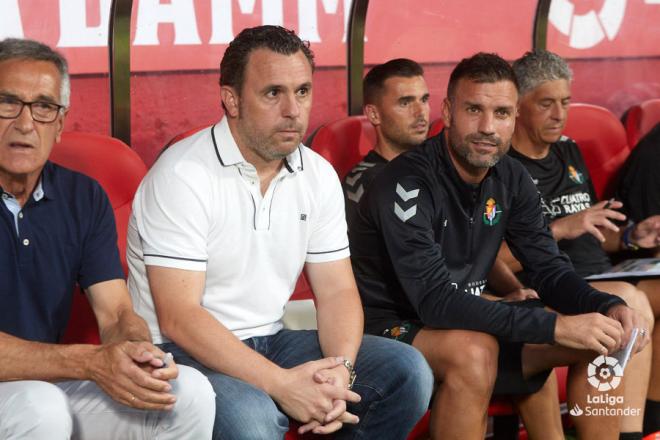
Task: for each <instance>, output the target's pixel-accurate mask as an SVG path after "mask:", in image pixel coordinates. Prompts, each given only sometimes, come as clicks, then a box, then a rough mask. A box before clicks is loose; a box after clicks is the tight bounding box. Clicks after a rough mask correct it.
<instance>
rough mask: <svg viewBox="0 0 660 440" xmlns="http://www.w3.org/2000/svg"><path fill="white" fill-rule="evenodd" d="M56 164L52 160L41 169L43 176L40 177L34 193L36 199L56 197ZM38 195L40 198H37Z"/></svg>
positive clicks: (52, 198)
mask: <svg viewBox="0 0 660 440" xmlns="http://www.w3.org/2000/svg"><path fill="white" fill-rule="evenodd" d="M54 168H55V165H53V163H52V162H51V161H48V162H46V165H44V169H43V170H41V177H40V178H39V183H38V184H37V187H36V188H35V189H34V192H33V193H32V194H33V196H34V200H35V201H37V202H38V201H39V200H41V199H42V198H44V197H45V198H46V199H48V200H54V199H55V187H56V185H55V170H54ZM37 197H38V198H37Z"/></svg>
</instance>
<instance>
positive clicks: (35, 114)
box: [0, 96, 64, 123]
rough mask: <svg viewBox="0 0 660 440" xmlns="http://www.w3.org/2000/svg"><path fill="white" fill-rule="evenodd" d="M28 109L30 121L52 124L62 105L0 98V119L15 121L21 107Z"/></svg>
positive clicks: (8, 97) (6, 97) (7, 97)
mask: <svg viewBox="0 0 660 440" xmlns="http://www.w3.org/2000/svg"><path fill="white" fill-rule="evenodd" d="M26 105H27V106H28V107H30V114H31V115H32V119H33V120H35V121H37V122H45V123H48V122H53V121H54V120H55V119H57V115H58V114H59V112H60V110H61V109H63V108H64V106H63V105H59V104H54V103H52V102H45V101H32V102H27V101H22V100H20V99H18V98H13V97H10V96H0V119H16V118H18V116H19V115H20V114H21V112H22V111H23V107H25V106H26Z"/></svg>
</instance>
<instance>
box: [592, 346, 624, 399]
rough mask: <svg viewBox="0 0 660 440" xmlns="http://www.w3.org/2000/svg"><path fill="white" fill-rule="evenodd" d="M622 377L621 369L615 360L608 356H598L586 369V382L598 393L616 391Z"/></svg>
mask: <svg viewBox="0 0 660 440" xmlns="http://www.w3.org/2000/svg"><path fill="white" fill-rule="evenodd" d="M622 377H623V368H621V365H620V364H619V361H618V360H616V358H613V357H610V356H603V355H601V356H598V357H597V358H596V359H594V360H593V361H591V363H590V364H589V366H588V367H587V380H588V381H589V384H591V386H592V387H594V388H596V389H597V390H598V391H610V390H614V389H616V387H618V386H619V384H620V383H621V378H622Z"/></svg>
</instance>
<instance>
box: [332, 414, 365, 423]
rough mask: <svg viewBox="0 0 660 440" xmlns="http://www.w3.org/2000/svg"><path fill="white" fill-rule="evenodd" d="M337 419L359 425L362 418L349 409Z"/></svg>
mask: <svg viewBox="0 0 660 440" xmlns="http://www.w3.org/2000/svg"><path fill="white" fill-rule="evenodd" d="M337 420H338V421H340V422H342V423H349V424H351V425H357V424H358V423H360V418H359V417H358V416H356V415H355V414H351V413H349V412H348V411H345V412H344V413H343V414H342V415H340V416H339V417H338V418H337Z"/></svg>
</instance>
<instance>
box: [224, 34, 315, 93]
mask: <svg viewBox="0 0 660 440" xmlns="http://www.w3.org/2000/svg"><path fill="white" fill-rule="evenodd" d="M262 48H263V49H269V50H272V51H273V52H277V53H279V54H282V55H293V54H295V53H298V51H302V53H303V54H304V55H305V57H306V58H307V61H309V64H310V65H311V66H312V71H313V70H314V54H313V53H312V50H311V49H310V48H309V41H303V40H301V39H300V37H298V36H297V35H296V34H295V32H293V31H291V30H288V29H285V28H283V27H282V26H272V25H264V26H257V27H253V28H247V29H243V30H242V31H241V32H240V33H239V34H238V35H237V36H236V38H234V40H233V41H232V42H231V43H229V47H227V50H226V51H225V54H224V55H223V57H222V61H220V85H221V86H230V87H233V88H234V89H235V90H236V91H237V92H238V93H239V94H240V92H241V90H242V88H243V81H244V80H245V66H246V65H247V63H248V59H249V56H250V53H251V52H252V51H253V50H256V49H262Z"/></svg>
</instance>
